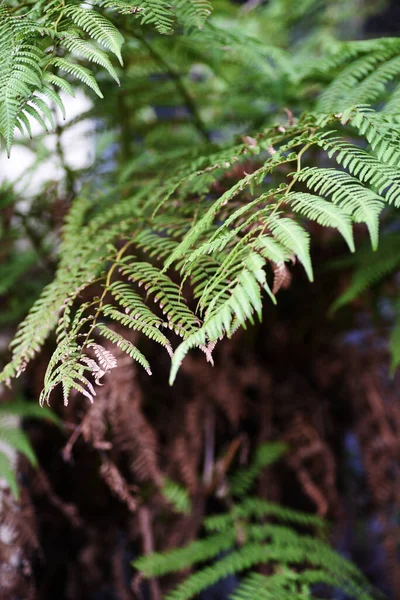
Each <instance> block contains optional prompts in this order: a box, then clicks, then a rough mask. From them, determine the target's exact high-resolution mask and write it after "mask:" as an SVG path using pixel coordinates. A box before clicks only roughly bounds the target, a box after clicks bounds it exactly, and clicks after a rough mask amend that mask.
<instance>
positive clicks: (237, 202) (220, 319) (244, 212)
mask: <svg viewBox="0 0 400 600" xmlns="http://www.w3.org/2000/svg"><path fill="white" fill-rule="evenodd" d="M348 118H349V121H348V123H349V124H348V127H349V133H350V132H353V133H352V135H354V141H353V142H352V143H350V142H347V141H344V140H343V138H342V137H341V136H339V135H338V131H339V130H341V129H342V128H343V116H340V117H337V116H334V115H316V116H313V117H311V116H310V115H308V116H307V117H306V118H305V119H304V121H302V120H301V119H300V120H298V121H294V122H293V124H292V125H291V126H289V127H287V128H283V130H282V131H280V130H279V129H278V128H277V127H274V126H272V127H270V128H269V129H266V130H265V131H264V132H263V133H262V134H259V135H258V136H257V137H256V138H250V139H249V140H247V141H245V142H244V143H242V144H237V143H234V144H231V145H227V146H226V148H225V149H219V150H218V151H216V152H215V151H214V152H211V153H208V154H207V153H205V154H204V155H203V156H202V155H201V154H200V155H198V156H195V157H194V158H193V160H192V162H189V164H184V165H182V164H181V161H180V160H179V157H178V160H176V159H175V162H174V161H173V160H172V161H171V163H170V164H169V165H168V170H167V171H163V170H162V167H161V165H160V169H161V171H160V172H159V173H158V178H157V179H155V180H154V181H152V182H151V183H148V184H146V185H147V187H146V185H145V186H144V187H143V188H142V189H141V190H140V192H139V193H137V194H136V195H135V194H133V196H132V197H131V198H128V199H121V201H120V202H118V203H117V204H116V203H115V202H114V192H113V193H112V194H111V195H110V197H107V196H105V197H104V200H103V201H102V203H101V210H100V209H99V210H96V209H95V207H94V206H93V204H92V203H91V202H90V201H88V200H87V199H81V198H79V199H78V200H77V201H76V204H75V207H74V208H73V209H72V211H71V213H70V216H69V217H68V221H67V224H66V226H65V229H64V241H63V244H62V246H61V257H62V258H61V262H60V266H59V269H58V273H57V276H56V280H55V282H54V283H53V284H51V285H50V286H49V287H48V288H47V289H46V290H45V292H44V293H43V296H42V297H41V298H40V299H39V300H38V302H37V304H36V305H35V306H34V307H33V309H32V312H31V314H30V315H29V316H28V317H27V319H26V321H25V322H24V323H23V324H22V325H21V327H20V329H19V331H18V333H17V335H16V338H15V340H14V342H13V345H12V347H13V358H12V361H11V363H10V364H9V365H8V366H7V367H6V368H5V370H4V372H3V374H2V378H3V379H7V380H8V379H10V378H11V377H13V376H14V375H15V374H18V373H19V372H21V371H22V370H23V369H24V367H25V365H26V363H27V362H28V361H29V360H31V359H32V358H33V356H34V355H35V354H36V352H37V351H38V350H39V349H40V347H41V345H42V344H43V342H44V340H45V339H46V337H47V336H48V335H49V333H50V332H51V331H52V330H53V329H56V331H57V336H58V339H59V343H62V344H65V347H64V351H63V352H66V353H67V355H68V360H66V359H65V356H66V354H63V353H61V354H60V355H59V356H58V358H56V359H55V360H54V361H52V362H51V364H50V365H49V370H48V376H47V379H46V381H47V382H48V383H47V384H46V388H45V392H44V396H43V397H42V400H43V399H46V400H48V398H49V394H50V392H51V390H52V389H54V387H55V386H57V385H59V384H60V385H62V382H63V377H64V375H65V373H66V372H64V371H63V369H70V371H68V376H67V378H64V382H65V381H68V382H69V383H68V385H67V386H66V385H64V394H65V398H66V399H67V397H68V389H69V387H68V386H70V389H73V388H75V389H78V387H77V385H78V384H79V381H80V379H81V383H80V384H79V385H81V386H82V389H84V390H86V392H87V397H88V398H90V399H92V398H93V396H94V394H93V389H94V388H93V389H92V388H91V387H90V386H91V385H92V383H91V379H90V377H91V375H90V373H92V374H93V375H94V376H95V379H96V369H95V367H94V365H93V363H90V364H88V363H87V362H86V363H85V362H84V363H82V358H84V357H86V358H85V360H89V359H90V360H92V359H91V357H90V352H89V355H88V354H87V350H88V348H89V346H90V344H91V343H94V342H95V341H96V339H97V336H99V338H101V337H106V338H107V339H109V340H111V341H113V342H114V343H116V344H118V345H119V346H120V347H121V348H122V349H123V350H125V351H126V352H127V353H128V354H129V355H130V356H132V357H133V358H134V359H135V360H138V361H139V363H140V364H141V365H142V366H143V367H144V368H145V369H146V370H147V371H148V372H150V370H151V367H150V365H149V363H148V361H147V359H146V358H145V356H144V355H143V353H142V351H141V349H140V344H139V347H137V346H136V345H133V344H132V342H131V341H130V340H129V335H128V332H129V330H131V331H137V332H138V333H140V334H142V335H143V336H145V337H147V338H149V339H150V340H153V341H155V342H157V343H159V344H161V345H162V346H163V347H164V348H165V349H166V350H167V351H168V353H169V354H170V355H171V356H172V372H171V381H173V380H174V378H175V376H176V373H177V371H178V369H179V366H180V364H181V362H182V360H183V359H184V357H185V355H186V354H187V352H188V351H189V350H190V349H191V348H194V347H198V348H200V349H201V350H202V351H203V352H204V353H205V356H206V359H207V360H208V361H210V362H212V361H213V357H212V351H213V348H214V347H215V344H216V343H218V342H219V340H221V339H223V338H224V337H230V336H232V335H233V334H234V332H235V331H236V330H237V329H238V328H239V327H245V326H246V324H247V323H248V322H254V320H255V319H256V318H261V314H262V304H263V295H264V293H266V294H267V296H269V297H270V298H271V300H272V301H273V302H275V301H276V299H275V296H274V294H273V293H272V290H271V287H273V280H272V279H271V280H270V281H269V273H270V271H269V270H268V268H270V269H271V270H272V272H273V273H275V272H276V268H277V265H278V266H279V265H280V268H281V269H282V268H285V269H289V268H290V267H289V266H287V267H285V264H287V263H291V262H292V261H293V260H294V259H297V260H298V262H299V263H300V264H301V265H302V266H303V268H304V269H305V271H306V274H307V276H308V278H309V279H310V280H311V281H312V279H313V270H312V262H311V254H310V243H312V240H310V233H309V226H308V223H309V222H310V221H314V222H315V223H317V224H318V225H319V226H321V227H330V228H333V229H335V230H336V231H338V232H339V233H340V234H341V235H342V236H343V238H344V240H345V241H346V243H347V245H348V246H349V248H350V250H352V251H353V250H354V241H353V231H352V225H353V223H364V224H365V225H366V227H367V228H368V230H369V233H370V237H371V242H372V246H373V248H375V247H376V246H377V243H378V231H379V216H380V214H381V212H382V210H383V209H384V208H385V207H386V206H391V205H396V204H397V201H398V200H397V199H398V189H399V188H398V185H399V176H400V171H399V169H398V168H397V167H396V166H395V164H394V159H393V158H390V160H389V163H390V164H388V163H387V162H386V158H387V155H388V154H390V156H392V148H393V147H394V142H395V141H396V140H397V138H396V137H393V138H391V137H386V129H383V137H382V138H379V126H380V124H381V121H380V119H381V116H380V114H379V113H374V112H371V111H369V110H367V111H364V110H363V109H359V108H355V109H354V110H353V111H352V112H350V113H349V117H348ZM346 119H347V117H346ZM327 129H328V130H329V131H327ZM360 130H361V131H363V132H364V133H365V134H366V135H367V138H368V140H369V141H370V144H371V146H370V148H369V149H368V148H363V147H360V145H358V144H357V143H356V142H357V139H358V138H357V136H359V135H360V134H359V133H358V132H359V131H360ZM372 131H374V134H372V133H371V134H370V133H369V132H372ZM392 139H393V142H392ZM377 140H378V141H377ZM379 140H380V142H381V143H380V142H379ZM382 140H384V145H385V149H384V148H383V141H382ZM313 151H318V152H322V153H323V156H324V157H325V158H324V161H325V165H327V166H324V167H316V166H309V165H308V164H307V157H308V155H309V153H312V152H313ZM245 162H246V167H245V166H244V163H245ZM335 163H336V164H335ZM249 167H250V169H249ZM233 168H234V169H235V172H236V173H237V175H236V177H235V179H234V180H233V181H229V179H227V176H228V175H229V173H230V171H231V169H233ZM245 169H249V171H246V170H245ZM384 178H386V179H384ZM385 181H386V185H385ZM123 185H124V184H123ZM217 186H219V187H220V188H221V187H222V190H221V191H220V193H219V194H216V193H215V191H214V190H215V189H216V187H217ZM85 196H86V197H87V194H85V195H84V198H85ZM193 197H195V198H196V202H195V203H193V200H192V199H193ZM177 210H178V211H179V215H180V216H179V218H177V217H176V212H177ZM88 212H89V214H91V217H90V218H89V220H88V221H87V223H86V219H87V218H88V217H87V214H88ZM120 240H127V242H126V243H125V244H122V242H121V241H120ZM139 256H140V258H139ZM382 256H383V254H382ZM391 263H393V259H391ZM71 265H73V266H72V267H71ZM96 278H98V280H97V281H98V282H97V283H96V284H94V283H93V282H94V281H95V280H96ZM275 283H276V282H275ZM99 284H100V285H101V287H102V294H101V296H100V297H98V296H97V297H95V298H94V300H93V302H88V303H86V304H83V305H82V306H80V308H78V309H77V305H76V300H77V298H78V295H79V294H80V293H81V291H82V290H83V289H86V290H87V291H88V290H90V286H91V285H99ZM275 288H276V289H279V285H278V286H276V285H275ZM358 288H359V286H358V287H357V289H358ZM87 291H86V292H85V293H87ZM113 322H115V323H118V324H119V325H120V326H122V327H123V328H125V331H126V332H127V336H126V337H125V336H124V334H123V332H122V331H121V329H120V328H119V329H118V332H117V331H115V330H114V329H113V327H112V323H113ZM168 330H169V331H170V332H172V334H173V335H174V336H179V337H180V338H181V343H180V344H179V345H178V347H177V348H175V349H173V342H172V338H171V337H170V334H169V333H168ZM174 339H176V338H174ZM60 362H64V366H61V365H60ZM93 369H94V370H93ZM53 370H54V373H53ZM52 373H53V374H52ZM88 375H89V379H88ZM89 384H90V385H89Z"/></svg>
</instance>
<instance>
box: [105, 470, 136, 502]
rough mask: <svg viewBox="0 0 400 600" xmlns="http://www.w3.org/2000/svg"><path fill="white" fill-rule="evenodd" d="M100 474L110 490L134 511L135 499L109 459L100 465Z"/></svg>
mask: <svg viewBox="0 0 400 600" xmlns="http://www.w3.org/2000/svg"><path fill="white" fill-rule="evenodd" d="M100 475H101V476H102V478H103V479H104V481H105V482H106V484H107V485H108V487H109V488H110V490H111V491H112V492H113V493H114V494H115V496H117V498H119V499H120V500H122V502H124V503H125V504H126V505H127V507H128V508H129V510H130V511H132V512H135V510H136V508H137V501H136V499H135V498H134V497H133V496H132V494H131V493H130V490H129V486H128V484H127V482H126V481H125V479H124V478H123V477H122V475H121V473H120V471H119V470H118V468H117V467H116V466H115V464H113V463H112V462H111V461H110V460H105V461H104V462H103V464H102V465H101V467H100Z"/></svg>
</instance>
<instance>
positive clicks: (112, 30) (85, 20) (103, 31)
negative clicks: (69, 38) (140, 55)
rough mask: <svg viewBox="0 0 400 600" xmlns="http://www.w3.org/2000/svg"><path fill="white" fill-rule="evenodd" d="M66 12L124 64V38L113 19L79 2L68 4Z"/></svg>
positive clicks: (76, 23)
mask: <svg viewBox="0 0 400 600" xmlns="http://www.w3.org/2000/svg"><path fill="white" fill-rule="evenodd" d="M64 14H65V15H66V16H67V17H69V18H70V19H71V21H72V22H73V23H75V25H77V26H78V27H79V28H80V29H82V30H83V31H86V32H87V33H88V34H89V36H90V37H91V38H92V39H94V40H96V41H97V42H99V44H101V45H102V46H104V47H105V48H107V49H108V50H110V51H111V52H113V54H115V56H116V57H117V58H118V60H119V62H120V63H121V65H122V56H121V47H122V44H123V43H124V38H123V36H122V34H121V33H120V32H119V30H118V29H117V28H116V27H115V25H113V24H112V23H111V21H109V20H108V19H106V18H105V17H104V16H103V15H101V14H100V13H98V12H97V11H96V10H94V9H92V8H84V7H83V6H82V5H81V4H80V3H79V2H77V3H74V4H73V5H67V6H66V7H65V9H64Z"/></svg>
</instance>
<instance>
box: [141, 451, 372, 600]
mask: <svg viewBox="0 0 400 600" xmlns="http://www.w3.org/2000/svg"><path fill="white" fill-rule="evenodd" d="M283 450H284V448H283V447H282V446H281V445H279V444H265V445H263V446H261V447H260V448H259V449H258V452H257V455H256V457H255V460H254V462H253V464H251V465H250V467H249V468H248V470H247V471H246V469H242V470H241V472H239V473H237V474H235V476H234V481H235V482H236V483H233V482H232V484H231V485H230V486H229V485H228V488H227V492H226V493H227V494H228V496H229V500H230V501H229V505H230V509H229V510H228V511H227V512H223V513H221V514H218V515H213V516H209V517H206V519H205V521H204V531H205V535H204V537H203V538H201V539H199V540H197V541H195V542H192V543H191V544H190V545H189V546H186V547H184V548H179V549H175V550H169V551H166V552H161V553H153V554H150V555H147V556H144V557H141V558H139V559H138V560H136V561H135V562H134V566H135V567H136V568H137V569H138V570H139V571H140V572H141V574H142V575H144V576H145V577H161V576H163V575H166V574H169V573H175V572H180V571H184V570H186V569H188V568H190V569H192V573H191V574H189V575H188V576H186V578H185V579H184V580H183V582H182V583H180V584H179V585H178V586H177V587H176V588H175V589H173V590H172V591H171V592H169V593H168V594H167V596H166V600H189V599H190V598H194V597H196V596H197V594H199V593H200V592H202V591H204V590H206V589H207V588H209V587H211V586H212V585H214V584H215V583H217V582H218V581H219V580H221V579H223V578H225V577H227V576H228V575H236V576H238V577H242V579H239V580H238V586H237V588H236V590H235V591H234V592H233V594H232V595H231V598H232V600H250V599H251V600H254V598H260V599H263V600H275V599H276V598H279V599H281V598H282V599H284V600H286V599H287V600H289V599H290V600H306V599H308V598H309V599H311V598H315V597H316V596H315V593H314V591H313V590H315V586H316V585H318V584H321V583H322V584H325V586H329V587H333V588H339V589H341V590H342V591H343V592H345V593H346V595H348V596H350V597H352V598H360V599H363V600H372V598H374V592H373V590H372V589H371V588H370V586H369V584H368V583H367V582H366V580H365V579H364V578H363V576H362V575H361V573H360V572H359V571H358V570H357V568H356V567H355V566H354V565H352V564H351V563H350V562H348V561H347V560H346V559H344V558H343V557H342V556H340V555H339V554H337V553H336V552H335V551H334V550H333V549H332V548H331V547H330V546H329V545H328V544H327V543H326V541H325V540H324V537H325V525H324V523H323V521H321V520H320V519H319V518H317V517H314V516H312V515H308V514H305V513H301V512H298V511H295V510H291V509H286V508H284V507H282V506H279V505H276V504H273V503H270V502H268V501H266V500H262V499H260V498H258V497H251V496H249V495H248V494H249V492H250V491H251V487H252V484H253V483H254V481H255V479H256V478H257V477H258V476H259V474H260V472H261V470H262V468H263V467H265V466H266V465H267V464H268V463H271V462H275V460H276V459H277V458H278V456H279V454H280V453H282V451H283ZM241 480H243V481H244V482H245V483H244V485H239V486H238V485H237V484H238V482H240V481H241ZM250 482H251V483H250ZM307 530H308V532H307ZM310 530H311V531H312V532H313V533H312V534H310ZM306 532H307V533H306ZM260 565H264V566H268V567H269V570H270V573H269V575H261V574H260V573H259V572H257V571H256V569H258V567H259V566H260Z"/></svg>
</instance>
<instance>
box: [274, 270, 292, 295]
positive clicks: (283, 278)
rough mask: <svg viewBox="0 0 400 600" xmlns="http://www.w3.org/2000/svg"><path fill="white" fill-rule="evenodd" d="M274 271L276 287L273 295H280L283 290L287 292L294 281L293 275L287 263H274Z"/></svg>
mask: <svg viewBox="0 0 400 600" xmlns="http://www.w3.org/2000/svg"><path fill="white" fill-rule="evenodd" d="M272 270H273V273H274V285H273V288H272V293H273V294H276V293H278V292H279V290H280V289H281V288H283V289H284V290H286V289H287V288H288V287H289V285H290V283H291V281H292V274H291V272H290V271H289V269H288V268H287V266H286V265H285V263H284V262H280V263H272Z"/></svg>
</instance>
